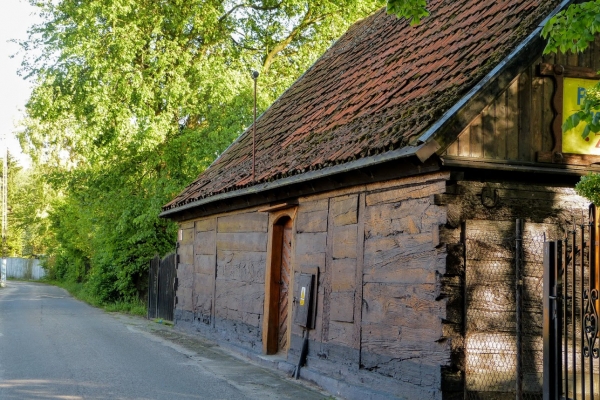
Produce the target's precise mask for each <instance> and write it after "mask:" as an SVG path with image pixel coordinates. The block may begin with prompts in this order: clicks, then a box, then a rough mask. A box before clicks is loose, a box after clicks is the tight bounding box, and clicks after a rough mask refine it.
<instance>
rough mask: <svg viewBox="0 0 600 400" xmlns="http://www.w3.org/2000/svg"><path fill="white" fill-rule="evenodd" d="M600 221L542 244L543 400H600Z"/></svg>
mask: <svg viewBox="0 0 600 400" xmlns="http://www.w3.org/2000/svg"><path fill="white" fill-rule="evenodd" d="M582 220H583V218H582ZM598 222H599V221H598V214H597V209H596V207H595V206H590V211H589V219H588V222H585V221H581V223H580V224H579V225H576V224H575V222H573V225H572V229H571V230H569V231H568V232H567V234H566V235H565V238H564V239H562V240H554V241H547V242H545V243H544V289H543V290H544V309H543V336H544V374H543V375H544V381H543V389H544V400H546V399H547V400H554V399H582V400H583V399H600V379H599V378H600V377H599V370H600V350H599V344H600V343H599V338H598V307H599V305H600V302H599V298H598V289H599V287H600V285H599V278H600V276H599V274H598V265H599V261H600V260H599V258H600V252H599V245H598V240H599V235H598V234H599V229H598V228H599V223H598Z"/></svg>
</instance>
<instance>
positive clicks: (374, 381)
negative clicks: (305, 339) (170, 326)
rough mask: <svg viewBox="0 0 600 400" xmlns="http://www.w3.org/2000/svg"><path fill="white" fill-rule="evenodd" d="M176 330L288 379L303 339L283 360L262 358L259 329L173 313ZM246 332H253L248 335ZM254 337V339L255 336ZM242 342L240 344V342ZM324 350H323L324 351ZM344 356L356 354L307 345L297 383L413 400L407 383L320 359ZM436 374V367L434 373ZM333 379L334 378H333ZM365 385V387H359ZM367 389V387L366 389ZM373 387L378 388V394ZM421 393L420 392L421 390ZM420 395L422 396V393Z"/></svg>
mask: <svg viewBox="0 0 600 400" xmlns="http://www.w3.org/2000/svg"><path fill="white" fill-rule="evenodd" d="M174 319H175V328H176V329H178V330H180V331H183V332H185V333H189V334H193V335H199V336H201V337H203V338H206V339H209V340H212V341H214V342H216V343H217V344H218V345H219V346H221V347H224V348H226V349H228V350H230V351H232V352H234V353H236V354H238V355H240V356H242V357H245V358H247V359H249V360H251V361H253V362H254V363H257V364H258V365H260V366H263V367H265V368H269V369H272V370H277V371H280V372H282V373H285V374H287V375H288V376H291V374H292V372H293V371H294V368H295V366H296V363H297V362H298V357H299V353H300V351H299V348H300V346H301V343H302V338H300V337H297V336H295V335H294V336H292V343H291V348H290V350H289V352H288V354H287V357H286V356H282V355H273V356H267V355H264V354H262V341H261V337H260V329H257V328H252V327H246V326H242V325H245V324H241V323H236V329H235V330H232V329H231V328H232V327H231V326H230V325H231V324H232V321H226V320H225V321H223V320H218V321H215V328H213V327H212V325H211V324H210V323H207V322H208V321H203V319H202V317H200V318H196V317H195V316H194V314H193V313H192V312H189V311H183V310H178V309H176V310H175V318H174ZM249 332H252V333H251V334H250V335H248V333H249ZM254 335H256V336H254ZM240 338H243V339H244V340H243V341H240ZM324 346H325V347H326V348H324ZM332 353H333V354H336V355H337V354H343V353H345V354H347V355H348V356H349V358H354V356H357V355H358V354H354V353H358V352H357V351H356V350H354V349H348V348H346V347H343V346H331V345H329V346H327V345H324V344H323V343H318V342H313V341H310V342H309V354H308V358H307V365H306V366H305V367H303V368H302V369H301V370H300V379H303V380H306V381H309V382H312V383H314V384H316V385H318V386H320V387H321V388H323V389H324V390H326V391H327V392H329V393H331V394H333V395H335V396H340V397H343V398H345V399H349V400H389V399H411V398H415V397H414V396H413V395H414V393H415V392H414V390H415V388H414V387H411V386H412V385H411V384H407V382H402V381H399V380H397V379H394V378H389V377H384V376H380V375H379V374H377V373H373V372H370V371H366V370H359V369H358V365H357V364H352V363H351V362H348V363H343V364H342V363H339V362H336V361H334V360H328V359H327V358H325V359H323V354H332ZM436 370H437V371H439V367H437V369H436ZM334 376H335V377H334ZM361 382H364V385H361ZM366 386H369V387H366ZM373 387H377V388H381V389H382V390H381V391H378V390H374V389H373ZM421 390H422V388H421ZM430 390H431V392H430V394H431V396H427V398H432V399H433V398H436V397H437V396H438V394H439V389H438V388H430ZM421 393H422V392H421Z"/></svg>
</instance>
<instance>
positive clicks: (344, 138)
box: [164, 0, 559, 210]
mask: <svg viewBox="0 0 600 400" xmlns="http://www.w3.org/2000/svg"><path fill="white" fill-rule="evenodd" d="M558 4H559V2H558V1H557V0H535V1H534V0H529V1H528V0H501V1H496V0H445V1H441V0H437V1H431V2H429V8H430V11H431V15H430V17H428V18H426V19H425V20H423V22H422V23H421V24H420V25H419V26H417V27H411V26H410V25H409V24H408V23H407V21H405V20H400V19H398V18H396V17H394V16H389V15H386V13H385V10H383V9H382V10H380V11H378V12H377V13H375V14H374V15H372V16H370V17H368V18H366V19H364V20H362V21H359V22H357V23H356V24H355V25H353V26H352V27H351V28H350V29H349V30H348V32H346V34H344V35H343V36H342V37H341V38H340V39H339V40H338V41H337V42H336V43H335V44H334V45H333V46H332V47H331V48H330V49H329V50H328V51H327V52H326V53H325V54H324V55H323V56H322V57H321V58H320V59H319V60H318V61H317V62H316V63H315V64H314V65H313V66H312V67H311V68H310V69H309V70H308V71H307V72H306V73H305V74H304V75H303V76H302V77H301V78H300V79H298V81H296V82H295V83H294V84H293V85H292V86H291V87H290V88H289V89H288V90H287V91H286V92H285V93H284V94H283V95H282V96H281V97H280V98H279V99H278V100H277V101H276V102H275V103H273V104H272V105H271V107H270V108H269V109H268V110H267V111H266V112H265V113H264V114H263V115H262V116H261V117H260V118H259V120H258V121H257V125H256V126H257V128H256V167H255V169H256V179H255V182H252V180H251V170H252V156H251V152H252V129H251V128H250V129H248V130H247V131H246V132H244V134H242V136H241V137H240V138H239V139H238V140H237V141H236V142H235V143H234V144H232V145H231V146H230V147H229V149H227V150H226V151H225V152H224V153H223V154H222V155H221V157H219V158H218V159H217V160H216V161H215V162H214V163H213V164H212V165H211V166H210V167H209V168H208V169H207V170H206V171H204V173H202V174H201V175H200V176H199V177H198V178H197V179H196V181H195V182H193V183H192V184H191V185H189V186H188V187H187V188H186V189H185V190H184V191H183V192H182V193H181V194H179V195H178V196H177V197H176V198H175V199H174V200H173V201H171V202H170V203H169V204H167V205H165V206H164V210H169V209H173V208H177V207H180V206H183V205H185V204H188V203H191V202H193V201H196V200H199V199H203V198H206V197H210V196H214V195H216V194H219V193H223V192H226V191H231V190H235V189H240V188H243V187H246V186H250V185H253V184H256V183H261V182H267V181H272V180H276V179H280V178H283V177H286V176H290V175H295V174H301V173H303V172H306V171H308V170H315V169H322V168H325V167H327V166H330V165H335V164H339V163H344V162H348V161H351V160H354V159H357V158H362V157H365V156H367V155H372V154H379V153H382V152H386V151H389V150H392V149H398V148H400V147H404V146H406V145H407V144H409V143H410V142H411V140H414V139H415V138H416V137H418V136H419V135H420V134H422V133H423V132H424V130H425V129H426V128H428V127H429V126H430V125H432V124H433V123H434V122H435V121H436V120H437V119H438V118H440V116H441V115H442V114H443V113H444V112H446V111H447V110H448V109H450V107H452V106H453V105H454V103H456V102H457V101H458V100H459V99H460V98H461V97H462V96H464V95H465V94H466V93H467V92H468V91H469V90H470V89H471V88H473V87H474V86H475V85H476V84H477V83H478V82H479V81H480V80H481V79H482V78H483V77H484V76H485V75H486V74H487V73H488V72H489V71H491V70H492V69H493V68H494V66H495V65H496V64H497V63H498V62H500V61H501V60H502V59H503V58H504V57H506V56H507V55H508V54H509V52H510V51H511V50H512V49H514V48H515V47H516V46H517V45H518V44H519V43H520V42H521V41H522V40H523V39H525V37H526V36H527V35H529V34H530V33H531V32H533V31H534V29H535V28H536V27H537V25H538V24H539V23H540V22H541V20H543V18H544V17H546V16H547V15H548V14H549V13H550V12H551V11H552V10H553V9H554V8H555V7H556V6H557V5H558Z"/></svg>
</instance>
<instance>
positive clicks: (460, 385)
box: [161, 0, 600, 399]
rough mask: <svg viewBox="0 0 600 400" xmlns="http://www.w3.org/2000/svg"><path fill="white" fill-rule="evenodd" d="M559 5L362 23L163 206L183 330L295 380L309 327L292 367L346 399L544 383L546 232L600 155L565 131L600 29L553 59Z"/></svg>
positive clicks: (451, 11) (536, 3)
mask: <svg viewBox="0 0 600 400" xmlns="http://www.w3.org/2000/svg"><path fill="white" fill-rule="evenodd" d="M568 3H569V2H567V1H562V2H561V1H557V0H511V1H507V0H503V1H492V0H477V1H474V0H458V1H456V0H452V1H449V0H443V1H442V0H435V1H432V2H430V10H431V16H430V17H428V18H427V19H425V20H424V21H423V22H422V23H421V24H420V25H419V26H416V27H411V26H410V25H409V24H408V23H407V22H406V21H403V20H399V19H397V18H396V17H394V16H389V15H386V13H385V10H381V11H379V12H377V13H375V14H374V15H372V16H370V17H368V18H366V19H364V20H362V21H360V22H358V23H356V24H355V25H354V26H352V27H351V28H350V29H349V31H348V32H347V33H346V34H345V35H344V36H342V37H341V38H340V39H339V40H338V41H337V42H336V43H335V44H334V45H333V46H332V47H331V48H330V49H329V50H328V51H327V52H326V53H325V54H324V55H323V56H322V57H321V58H320V59H319V60H318V61H317V62H316V63H315V64H314V65H313V66H312V67H311V68H310V69H309V70H308V71H307V72H306V73H305V74H304V75H303V76H302V77H301V78H300V79H298V81H296V82H295V83H294V84H293V85H292V86H291V87H290V88H289V89H288V90H287V91H286V92H285V93H284V94H283V95H282V96H281V97H280V98H279V99H278V100H277V101H276V102H275V103H274V104H273V105H272V106H271V107H270V108H269V109H268V110H267V111H266V112H265V113H264V114H263V115H262V116H261V117H260V118H259V119H258V120H257V123H256V136H255V146H253V130H252V129H249V130H247V131H246V132H245V133H244V134H242V135H241V136H240V137H239V138H238V140H237V141H236V142H235V143H233V144H232V145H231V146H230V148H229V149H228V150H227V151H226V152H224V153H223V154H222V155H221V156H220V157H219V158H218V159H217V160H216V161H215V162H214V163H213V165H212V166H211V167H210V168H208V169H207V170H206V171H205V172H204V173H203V174H201V175H200V176H199V177H198V178H197V180H196V181H194V182H193V183H192V184H190V185H189V187H187V188H186V189H185V190H184V191H183V192H182V193H181V194H179V195H178V196H177V197H176V198H175V199H174V200H173V201H171V202H170V203H169V204H167V205H165V206H164V208H163V212H162V214H161V215H162V216H163V217H165V218H171V219H174V220H176V221H178V222H179V224H180V228H181V229H180V232H179V246H178V255H179V264H178V270H177V300H176V308H175V323H176V326H177V327H178V328H180V329H186V330H188V331H192V332H197V333H198V334H200V335H202V336H205V337H209V338H212V339H215V340H217V341H219V342H220V343H228V344H229V345H230V346H233V347H235V348H237V349H238V350H239V351H241V352H243V353H244V354H247V355H249V356H252V357H254V358H257V359H259V358H260V359H263V360H270V361H272V362H273V365H274V366H276V367H277V368H280V369H283V370H287V371H289V372H291V371H292V370H293V369H294V367H295V366H296V365H297V363H298V361H299V359H300V357H301V352H302V347H303V343H304V339H303V338H308V342H307V343H308V348H307V356H306V363H305V365H304V366H303V367H302V369H301V370H300V376H301V377H302V378H304V379H309V380H312V381H314V382H317V383H318V384H319V385H321V386H323V387H324V388H326V389H327V390H330V391H331V392H332V393H336V394H340V395H342V396H345V397H348V398H361V399H376V398H396V397H397V398H405V399H442V398H444V399H450V398H464V397H465V396H466V397H467V398H494V399H496V398H514V391H515V371H516V368H517V363H518V364H519V365H520V368H521V369H520V371H521V374H522V376H523V390H524V392H525V393H526V394H528V395H531V396H532V397H531V398H537V397H538V396H540V393H541V385H542V336H541V330H542V297H541V296H542V293H541V292H542V262H541V252H542V245H543V241H544V236H545V237H546V238H548V237H553V236H556V235H560V234H561V232H562V229H563V227H564V226H565V225H567V224H571V223H572V220H573V218H574V216H575V218H579V221H581V218H582V217H581V216H582V214H583V213H584V212H587V211H586V210H587V202H586V201H585V200H584V199H582V198H581V197H579V196H577V195H576V194H575V192H574V190H573V187H574V185H575V183H576V182H577V181H578V180H579V178H580V176H581V175H583V174H586V173H588V172H589V171H598V170H599V168H598V167H597V165H598V164H597V163H598V162H600V157H599V155H600V146H598V143H596V142H598V140H599V139H598V137H596V136H593V135H592V136H591V137H588V138H587V140H584V139H582V138H581V134H580V132H567V133H565V134H564V135H563V133H562V131H561V129H560V125H561V123H562V120H563V118H565V117H566V115H567V114H569V113H570V112H571V111H572V110H574V109H576V107H577V105H576V104H577V98H578V96H581V93H582V92H581V90H582V88H583V90H585V87H587V86H589V85H591V84H594V82H595V80H596V79H598V77H597V75H596V73H595V71H597V70H600V58H599V57H598V53H599V51H600V42H597V44H596V45H593V46H592V47H591V48H590V49H588V51H586V52H585V53H583V54H578V55H576V54H568V55H562V54H559V55H550V56H543V55H542V53H543V48H544V45H545V43H544V41H543V40H542V38H541V37H540V30H541V26H543V24H544V21H546V20H547V18H548V17H549V16H551V15H552V14H553V13H555V12H557V11H558V10H560V9H562V8H564V7H566V6H567V5H568ZM573 99H574V100H573ZM573 102H574V103H573ZM573 104H575V105H573ZM517 218H521V219H522V220H523V221H525V223H524V227H523V235H524V236H523V238H522V239H523V241H525V243H526V249H525V253H524V259H523V271H522V273H523V278H522V280H519V282H518V283H519V284H522V287H523V292H524V294H523V300H522V307H520V308H521V309H522V311H520V312H522V313H523V314H522V315H521V317H522V320H523V322H522V325H523V326H522V330H521V331H520V333H519V335H520V336H519V340H520V343H521V345H522V351H521V352H517V350H516V344H515V343H516V336H515V335H516V334H515V332H516V329H517V328H516V323H515V309H516V306H515V304H516V303H515V301H516V300H515V289H514V288H515V285H516V284H517V282H516V281H515V266H514V265H515V264H514V262H513V259H514V245H513V244H514V235H515V226H516V225H515V220H516V219H517ZM578 223H579V222H578ZM517 353H519V354H517ZM263 356H264V357H263ZM518 357H520V360H517V358H518Z"/></svg>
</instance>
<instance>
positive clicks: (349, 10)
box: [19, 0, 383, 301]
mask: <svg viewBox="0 0 600 400" xmlns="http://www.w3.org/2000/svg"><path fill="white" fill-rule="evenodd" d="M31 3H32V4H33V5H35V6H37V7H39V9H40V10H41V13H42V16H43V17H44V18H45V21H44V22H43V23H41V24H39V25H36V26H34V27H33V28H32V29H31V30H30V36H29V38H28V40H26V41H23V42H22V43H21V45H22V48H23V50H24V51H25V54H26V55H27V56H28V58H26V59H25V60H24V62H23V70H22V73H23V74H24V76H26V77H29V78H30V79H32V80H33V82H34V90H33V92H32V95H31V97H30V99H29V102H28V103H27V107H26V111H27V118H26V119H25V120H24V121H23V128H24V129H23V130H22V131H21V133H20V136H19V138H20V140H21V144H22V147H23V148H24V150H25V151H26V152H27V153H28V154H29V155H30V156H31V157H32V160H33V164H34V168H35V174H34V175H35V176H36V179H35V180H34V182H35V184H36V185H38V187H39V188H41V187H44V186H45V187H46V188H47V189H48V192H49V193H52V196H51V198H50V199H48V200H49V201H48V202H47V203H46V204H43V205H42V204H38V208H39V210H38V211H37V212H36V213H34V214H35V215H47V217H46V218H45V219H44V221H45V222H44V226H45V227H46V228H47V229H46V231H45V232H46V233H45V238H46V239H45V243H46V246H47V249H48V266H49V268H50V271H51V273H52V274H53V275H54V276H55V277H57V278H59V279H66V280H71V281H80V282H83V283H84V284H85V285H87V287H88V288H89V289H90V291H92V292H93V293H94V294H95V295H96V296H98V297H99V298H101V300H104V301H113V300H116V299H119V298H121V299H122V298H134V297H136V296H138V295H139V294H140V293H143V291H144V283H145V282H146V281H145V278H144V276H145V273H146V271H147V266H148V261H149V260H150V258H152V257H153V256H154V254H155V253H156V252H158V253H161V254H165V253H167V252H169V251H172V250H173V249H174V242H175V233H176V226H175V225H174V224H173V223H170V222H168V221H165V220H163V219H159V218H158V214H159V213H160V210H161V206H162V205H163V204H165V203H166V202H167V201H169V200H170V199H172V198H173V197H174V196H175V195H176V194H177V193H178V192H180V191H181V190H182V189H183V188H184V187H185V186H186V185H187V184H189V182H191V181H192V180H193V179H194V178H195V177H196V176H197V175H198V174H199V173H200V172H201V171H202V170H203V169H204V168H206V167H207V166H208V165H210V163H211V162H212V161H213V160H214V159H215V157H216V156H217V155H218V154H220V153H221V152H222V151H223V150H224V149H225V148H226V147H227V146H228V145H229V143H231V141H233V140H234V139H235V138H236V137H237V136H238V135H239V134H240V133H241V132H243V131H244V129H245V128H246V127H247V126H248V125H249V124H250V123H251V121H252V104H253V102H252V79H251V76H250V70H251V69H256V70H259V71H260V72H261V75H260V78H259V95H258V106H259V111H260V110H262V109H264V108H265V107H266V106H267V105H268V104H270V103H271V102H272V101H274V100H275V99H276V98H277V97H278V96H279V95H280V94H281V92H282V91H283V90H284V89H285V88H287V87H288V86H289V85H290V83H291V82H293V81H294V80H295V79H297V78H298V76H299V75H300V74H301V73H302V72H303V71H305V70H306V69H307V68H308V67H309V66H310V65H311V64H312V63H313V62H314V60H315V59H316V58H317V57H318V56H319V55H320V54H321V53H322V52H323V51H324V50H325V49H326V48H328V47H329V46H330V44H331V42H332V41H333V40H335V39H336V38H337V37H338V36H339V35H340V34H341V33H343V32H344V31H345V30H346V29H347V27H348V26H349V25H350V24H352V23H353V22H355V21H356V20H357V19H359V18H362V17H363V16H366V15H368V14H370V13H371V12H373V11H374V10H375V9H377V8H378V7H380V6H381V5H382V4H383V3H382V2H380V1H379V0H367V1H360V2H357V1H354V0H341V1H335V2H333V1H330V0H309V1H305V0H304V1H300V0H279V1H275V0H248V1H240V2H234V1H219V0H186V1H181V0H164V1H159V2H156V1H152V0H135V1H134V0H98V1H93V2H81V1H79V0H58V1H57V0H43V1H33V0H32V1H31ZM30 50H35V51H30ZM44 207H47V209H46V210H45V211H44V212H42V209H44Z"/></svg>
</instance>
